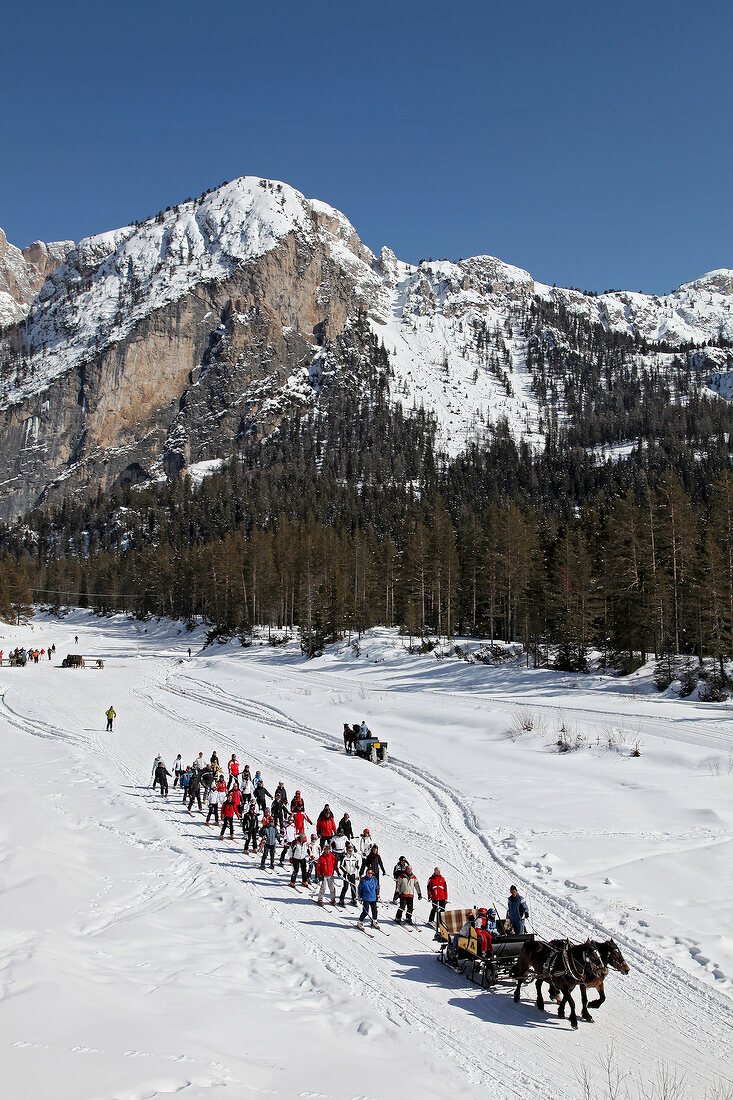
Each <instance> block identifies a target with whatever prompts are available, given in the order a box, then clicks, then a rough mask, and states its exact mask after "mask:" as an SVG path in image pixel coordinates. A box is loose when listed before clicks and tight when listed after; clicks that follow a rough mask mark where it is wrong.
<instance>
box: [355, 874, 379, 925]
mask: <svg viewBox="0 0 733 1100" xmlns="http://www.w3.org/2000/svg"><path fill="white" fill-rule="evenodd" d="M359 897H360V898H361V905H362V909H361V916H360V917H359V919H358V921H357V922H356V926H357V928H361V930H362V931H364V921H365V919H366V917H367V915H368V914H369V913H371V918H372V928H379V919H378V916H377V902H378V901H379V879H378V878H375V875H374V872H373V871H372V869H371V867H370V868H368V869H367V872H366V874H365V875H364V878H363V879H362V880H361V882H360V883H359Z"/></svg>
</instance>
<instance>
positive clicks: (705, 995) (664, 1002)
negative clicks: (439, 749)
mask: <svg viewBox="0 0 733 1100" xmlns="http://www.w3.org/2000/svg"><path fill="white" fill-rule="evenodd" d="M183 679H184V680H185V682H186V683H185V687H183V686H178V685H176V684H172V683H170V682H168V683H167V684H166V686H165V690H167V691H169V692H171V693H172V694H175V695H180V696H182V697H185V698H187V699H188V700H192V699H194V700H196V701H197V702H199V703H200V704H202V705H204V706H214V707H215V708H217V709H220V710H223V711H226V712H228V713H230V714H235V715H237V716H238V717H242V718H246V719H248V720H251V721H254V722H260V723H263V724H265V725H268V726H274V727H277V728H281V729H285V730H287V731H288V732H291V733H296V734H298V735H299V736H303V737H307V738H309V739H311V740H313V741H316V742H318V743H319V744H322V745H324V746H328V747H331V748H333V747H338V748H339V749H340V748H341V742H340V738H338V737H336V736H334V735H329V734H326V733H323V732H322V731H320V730H316V729H313V728H312V727H309V726H306V725H304V724H302V723H299V722H297V721H295V720H294V719H292V718H290V717H289V716H288V715H286V714H284V712H283V711H281V710H279V709H278V708H275V707H273V706H270V705H269V704H264V703H258V702H255V701H253V700H245V699H239V698H236V697H234V696H232V695H230V694H229V693H228V692H226V691H225V690H224V689H222V688H220V687H218V686H216V687H213V688H212V690H211V691H208V690H202V686H201V684H200V682H199V681H197V680H194V679H192V678H191V677H189V676H185V675H184V676H183ZM208 687H209V685H207V688H208ZM209 732H211V733H212V734H214V735H215V736H217V737H218V738H219V740H220V741H222V740H223V741H227V740H228V741H229V742H230V744H231V745H232V746H233V747H234V748H236V742H235V739H232V738H223V737H222V735H221V734H220V733H218V731H215V730H213V729H209ZM390 766H391V767H392V768H393V769H394V770H395V771H396V772H397V773H398V774H400V775H402V776H403V778H405V779H407V780H408V781H410V782H411V783H412V785H413V786H414V787H415V788H417V790H418V791H419V792H420V794H421V795H422V797H423V798H424V800H425V802H426V803H427V804H428V805H429V806H430V807H431V809H432V811H433V816H434V817H435V818H436V819H437V822H438V823H439V826H440V829H441V833H442V834H443V838H444V839H445V841H446V842H447V843H448V844H450V845H451V846H452V847H453V849H454V860H453V861H451V863H452V866H453V868H454V870H455V871H456V872H457V873H458V874H459V876H460V881H461V888H462V890H463V891H464V892H465V888H466V886H468V884H469V883H470V884H472V885H473V888H474V890H475V896H476V897H478V898H481V897H483V898H485V895H486V892H487V883H488V884H489V886H490V887H493V888H494V890H495V891H496V890H497V889H498V888H499V883H500V882H501V883H503V884H504V886H505V884H506V879H507V877H510V878H512V879H515V880H517V881H518V882H520V883H521V882H522V881H523V880H522V876H521V874H518V872H517V869H516V868H515V867H510V866H509V864H508V863H507V862H506V861H504V860H503V859H502V858H501V856H500V855H499V854H498V853H497V851H496V850H495V848H494V847H493V845H492V844H491V842H490V840H489V839H488V838H487V836H486V835H485V833H484V832H483V831H482V830H481V828H480V826H479V824H478V821H477V818H476V816H475V814H474V812H473V810H472V809H471V807H470V806H469V805H468V804H467V803H466V802H465V801H464V800H463V799H462V798H461V797H460V796H459V795H457V794H456V793H455V792H454V791H453V790H452V789H451V788H450V787H448V786H447V785H446V784H445V783H443V782H442V780H440V779H438V778H437V777H436V776H433V775H431V774H430V773H429V772H427V771H425V770H423V769H421V768H418V767H416V766H415V765H413V764H410V763H407V762H406V761H402V760H400V759H399V758H395V757H391V758H390ZM301 778H302V777H301V776H297V779H298V781H300V780H301ZM328 797H329V792H328V791H326V798H327V799H328ZM373 816H375V815H373ZM377 816H378V815H377ZM413 836H414V839H415V840H416V841H417V842H418V843H424V840H425V838H424V835H420V834H417V833H414V834H413ZM476 842H478V851H477V843H476ZM524 881H525V882H526V880H524ZM527 886H528V887H529V888H530V889H531V892H532V896H533V912H534V913H535V915H536V916H537V915H538V916H539V917H540V919H541V926H542V927H544V928H553V929H554V932H553V933H548V935H552V934H561V935H569V936H570V937H571V938H574V939H576V940H579V941H582V940H584V939H585V938H586V937H587V936H589V935H591V936H593V938H596V939H601V940H603V939H606V938H608V937H609V936H610V935H611V934H612V933H611V932H610V931H609V930H608V929H607V928H606V927H604V926H603V925H602V923H601V922H599V921H598V920H597V919H596V918H595V917H593V916H592V915H591V914H590V913H588V912H587V911H586V910H584V909H583V908H582V906H580V905H578V904H577V903H575V902H574V901H573V900H572V899H566V898H561V899H557V898H555V897H554V896H553V895H552V894H551V892H550V891H549V890H548V889H547V888H545V887H543V886H541V885H538V884H536V883H532V884H529V883H527ZM500 896H503V893H502V894H501V895H500ZM614 938H615V939H616V941H617V942H618V943H619V944H620V946H621V947H622V950H623V951H624V954H625V957H626V959H627V962H629V965H630V966H631V967H632V974H631V975H629V977H628V978H622V977H621V976H620V975H614V980H613V984H612V986H611V987H610V992H609V995H610V996H613V997H614V998H615V997H616V994H617V989H620V990H621V991H622V993H621V995H622V996H623V997H624V999H626V997H628V998H629V999H630V1000H631V1001H632V1002H633V1007H634V1012H638V1013H640V1014H641V1015H643V1016H649V1015H650V1014H653V1015H655V1016H656V1017H657V1018H658V1019H660V1021H661V1020H664V1021H665V1022H666V1025H667V1026H668V1027H669V1029H670V1031H673V1030H674V1029H675V1028H676V1027H677V1025H678V1020H679V1012H680V1009H681V1006H683V1005H684V1006H685V1014H686V1015H687V1016H688V1018H690V1019H692V1018H697V1019H704V1018H705V1017H706V1016H707V1017H709V1018H710V1024H709V1025H708V1027H707V1029H706V1033H705V1034H704V1035H703V1036H701V1037H700V1039H701V1042H702V1043H703V1045H704V1046H705V1047H706V1048H707V1057H706V1060H707V1059H709V1061H707V1064H708V1065H713V1064H714V1063H715V1058H716V1051H719V1050H720V1046H719V1044H720V1042H723V1043H724V1044H725V1043H726V1042H727V1041H728V1037H727V1035H726V1034H725V1026H724V1023H725V1020H726V1018H727V1017H728V1016H729V1014H730V1008H731V998H730V997H729V996H727V995H726V993H725V992H724V991H723V990H722V989H716V988H715V987H711V986H709V985H706V984H705V983H703V982H701V981H699V980H698V979H696V978H695V977H694V976H693V975H690V974H688V973H686V972H685V971H684V970H681V969H680V968H679V967H677V966H676V965H675V964H674V963H672V962H670V960H669V959H667V958H665V957H664V956H662V955H659V954H658V953H657V952H655V951H654V950H653V949H651V948H650V946H649V945H647V944H644V945H641V944H639V943H638V942H637V941H634V940H632V939H630V938H629V937H627V936H625V935H620V934H618V933H614ZM617 982H618V983H621V982H623V985H620V984H619V985H618V987H617V984H616V983H617ZM628 1007H631V1006H628ZM716 1020H717V1021H718V1026H717V1027H716V1024H715V1021H716Z"/></svg>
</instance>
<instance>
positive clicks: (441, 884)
mask: <svg viewBox="0 0 733 1100" xmlns="http://www.w3.org/2000/svg"><path fill="white" fill-rule="evenodd" d="M427 890H428V898H429V899H430V903H431V909H430V916H429V917H428V924H432V923H433V921H435V938H436V940H437V939H440V936H439V934H438V927H439V924H440V914H441V913H444V912H445V905H446V902H447V901H448V886H447V884H446V881H445V879H444V878H443V876H442V875H441V873H440V867H436V868H435V870H434V871H433V873H432V875H431V876H430V878H429V879H428V887H427Z"/></svg>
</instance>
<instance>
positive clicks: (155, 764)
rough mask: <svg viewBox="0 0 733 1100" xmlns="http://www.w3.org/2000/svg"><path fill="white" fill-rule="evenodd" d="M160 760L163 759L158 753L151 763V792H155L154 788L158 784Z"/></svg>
mask: <svg viewBox="0 0 733 1100" xmlns="http://www.w3.org/2000/svg"><path fill="white" fill-rule="evenodd" d="M162 760H163V757H162V756H161V755H160V753H158V755H157V756H156V758H155V760H154V761H153V772H152V780H153V790H155V788H156V786H157V784H158V764H160V763H162Z"/></svg>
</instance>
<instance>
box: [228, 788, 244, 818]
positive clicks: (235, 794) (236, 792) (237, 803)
mask: <svg viewBox="0 0 733 1100" xmlns="http://www.w3.org/2000/svg"><path fill="white" fill-rule="evenodd" d="M230 793H231V796H232V802H233V803H234V812H235V814H236V815H237V817H241V816H242V811H241V806H242V792H241V791H240V789H239V787H238V786H237V785H236V783H235V785H234V786H233V787H232V790H231V792H230Z"/></svg>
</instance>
